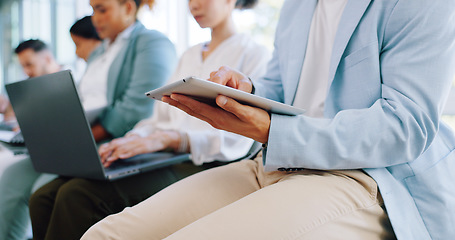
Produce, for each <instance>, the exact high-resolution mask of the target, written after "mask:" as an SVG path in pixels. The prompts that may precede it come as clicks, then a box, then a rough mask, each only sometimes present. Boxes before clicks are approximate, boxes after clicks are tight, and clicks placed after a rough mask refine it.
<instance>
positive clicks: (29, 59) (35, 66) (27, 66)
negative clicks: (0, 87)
mask: <svg viewBox="0 0 455 240" xmlns="http://www.w3.org/2000/svg"><path fill="white" fill-rule="evenodd" d="M14 53H16V55H17V58H18V60H19V63H20V65H21V66H22V69H23V70H24V73H25V74H26V75H27V76H28V77H30V78H32V77H39V76H42V75H46V74H50V73H55V72H58V71H61V70H63V66H62V65H60V64H59V63H57V60H55V57H54V54H52V51H51V50H50V49H49V47H48V46H47V45H46V44H45V43H44V42H43V41H41V40H39V39H29V40H26V41H23V42H21V43H20V44H19V45H18V46H17V47H16V49H15V50H14ZM0 113H3V114H4V115H3V120H4V121H15V120H16V118H15V116H14V111H13V108H12V107H11V104H10V103H9V100H8V98H7V97H6V96H2V95H0Z"/></svg>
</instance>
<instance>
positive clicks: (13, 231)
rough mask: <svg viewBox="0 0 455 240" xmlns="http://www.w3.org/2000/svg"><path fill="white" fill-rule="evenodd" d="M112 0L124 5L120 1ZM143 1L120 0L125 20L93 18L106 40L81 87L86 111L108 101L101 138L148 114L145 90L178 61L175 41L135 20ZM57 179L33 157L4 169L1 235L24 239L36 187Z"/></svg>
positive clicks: (98, 128) (96, 131) (97, 132)
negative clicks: (35, 166)
mask: <svg viewBox="0 0 455 240" xmlns="http://www.w3.org/2000/svg"><path fill="white" fill-rule="evenodd" d="M113 2H115V3H117V2H118V3H119V6H120V5H121V4H120V2H121V1H117V0H113ZM140 5H141V1H127V2H126V3H125V4H123V5H121V7H122V8H123V10H125V11H124V12H121V11H122V9H121V8H118V9H117V8H116V9H115V10H116V11H119V12H121V13H122V14H123V15H121V16H122V17H121V18H122V19H123V20H125V21H120V22H119V21H118V20H119V16H118V15H117V16H116V17H113V16H108V17H107V18H105V19H102V21H99V20H96V19H92V21H94V25H95V27H96V30H97V32H98V34H99V36H100V37H101V38H102V39H104V42H103V43H102V44H101V46H99V47H98V48H97V49H96V50H94V51H93V52H92V54H91V55H90V57H89V58H88V64H87V70H86V72H85V74H84V77H83V78H82V80H81V83H80V84H79V85H78V90H79V94H80V96H81V101H82V104H83V106H84V109H85V110H86V111H88V110H90V109H91V108H94V107H99V105H97V104H99V102H102V101H105V104H104V105H103V106H102V107H103V108H104V110H103V112H102V113H101V114H100V116H99V119H98V120H97V121H96V122H95V123H94V124H92V133H93V135H94V138H95V140H96V141H97V142H100V141H102V140H107V139H110V138H112V137H120V136H123V135H124V134H125V133H126V132H127V131H129V130H131V129H132V128H133V126H134V125H135V124H136V123H137V122H138V121H139V120H142V119H144V118H147V117H149V116H150V115H151V113H152V111H153V104H154V102H153V101H152V100H151V99H149V98H147V97H146V96H145V94H144V93H145V92H146V91H149V90H151V89H154V88H157V87H159V86H161V85H163V84H164V82H165V81H166V80H167V79H168V78H169V77H170V75H171V74H172V72H173V71H174V68H175V65H176V63H177V56H176V52H175V48H174V45H173V44H172V42H171V41H170V40H169V39H168V38H167V37H166V36H165V35H163V34H162V33H160V32H158V31H153V30H148V29H146V28H145V27H144V26H143V25H142V24H141V23H140V22H138V21H137V20H136V13H137V10H138V8H139V6H140ZM98 7H99V6H98ZM96 21H99V22H96ZM122 24H124V25H122ZM119 26H120V27H119ZM71 33H72V34H77V33H75V32H71ZM108 63H109V64H108ZM103 71H104V72H103ZM103 79H104V81H101V82H100V80H103ZM99 89H104V91H98V90H99ZM94 95H95V97H94ZM100 97H101V100H102V101H100V100H99V99H100ZM54 178H55V175H50V174H42V173H38V172H36V171H35V170H34V169H33V165H32V163H31V160H30V158H29V157H25V158H24V159H21V160H19V161H16V162H14V163H13V164H11V165H10V166H8V167H7V168H6V169H5V172H4V174H3V175H2V176H1V178H0V192H1V194H0V239H12V240H14V239H23V238H24V235H25V230H26V228H27V224H28V222H29V213H28V199H29V198H30V195H31V193H32V192H33V191H34V190H36V189H38V188H39V187H41V186H42V185H44V184H46V183H47V182H49V181H51V180H52V179H54Z"/></svg>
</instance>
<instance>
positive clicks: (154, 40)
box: [0, 0, 270, 239]
mask: <svg viewBox="0 0 455 240" xmlns="http://www.w3.org/2000/svg"><path fill="white" fill-rule="evenodd" d="M254 2H255V1H251V2H249V1H246V2H245V3H242V2H239V3H236V5H235V7H236V8H241V9H243V8H249V7H250V6H252V5H254ZM143 4H148V5H149V7H152V5H153V1H143V2H141V1H126V2H125V3H123V2H122V1H118V0H113V1H92V3H91V5H92V7H93V11H94V13H93V15H92V16H87V17H84V18H82V19H80V20H78V21H77V22H76V23H75V24H74V25H73V26H72V28H71V29H70V34H71V38H72V40H73V42H74V43H75V45H76V55H78V57H80V58H82V59H84V60H85V61H86V62H87V68H86V72H85V73H84V76H83V77H82V79H81V80H80V83H79V84H78V91H79V94H80V97H81V102H82V105H83V107H84V109H85V110H86V111H89V110H90V109H96V108H100V107H105V109H106V110H104V112H103V113H102V114H101V115H100V117H99V120H98V121H97V122H96V123H95V124H93V125H92V133H93V136H94V138H95V140H96V141H97V142H98V143H100V147H99V154H100V157H101V160H102V161H103V163H104V165H105V166H106V167H108V166H109V165H110V164H111V163H113V162H114V161H116V160H118V159H122V158H128V157H131V156H134V155H138V154H142V153H147V152H155V151H161V150H169V149H171V150H172V151H176V152H189V153H191V160H192V162H184V163H182V164H177V165H173V166H169V167H165V168H161V169H158V170H154V171H150V172H147V173H143V174H139V175H136V176H132V177H128V178H125V179H121V180H116V181H112V182H110V181H95V180H89V179H80V178H67V177H61V176H56V175H53V174H43V173H39V172H36V171H35V170H34V169H33V166H32V163H31V160H30V158H29V157H25V158H23V159H21V160H20V161H14V162H12V163H11V164H7V165H6V166H5V167H4V174H3V175H2V176H1V178H0V189H1V191H2V193H4V194H2V196H0V202H1V203H2V204H1V207H0V211H1V217H0V225H1V227H0V228H1V231H0V234H1V235H0V236H1V237H0V238H1V239H24V234H25V230H26V227H27V222H28V221H29V220H28V219H29V214H28V205H30V206H29V207H30V216H31V220H32V227H33V237H34V239H78V238H80V237H81V236H82V234H83V233H84V232H85V231H86V230H87V229H88V228H89V227H90V226H91V225H93V224H94V223H96V222H97V221H99V220H101V219H102V218H104V217H105V216H107V215H109V214H113V213H117V212H119V211H121V210H123V209H124V208H125V207H129V206H132V205H135V204H137V203H139V202H141V201H143V200H145V199H146V198H148V197H149V196H151V195H153V194H154V193H156V192H158V191H160V190H161V189H163V188H165V187H166V186H168V185H170V184H172V183H174V182H176V181H178V180H180V179H183V178H185V177H187V176H189V175H191V174H194V173H196V172H199V171H202V170H205V169H208V168H211V167H214V166H218V165H223V164H224V163H223V162H229V161H231V160H233V159H238V158H240V157H242V156H244V155H246V153H247V152H248V150H249V149H250V147H251V145H252V143H253V140H252V139H249V138H246V137H242V136H240V135H237V134H233V133H229V132H225V131H220V130H215V129H214V128H213V127H211V126H210V125H209V124H207V123H205V122H203V121H201V120H198V119H196V118H193V117H190V116H189V115H187V114H186V113H184V112H182V111H180V110H178V109H176V108H173V107H171V106H169V105H168V104H164V103H161V102H155V103H153V101H152V100H150V99H148V98H146V97H145V96H144V94H143V93H144V92H145V91H146V90H150V89H155V88H157V87H159V86H161V85H163V84H164V83H165V82H166V81H168V82H172V81H175V80H178V79H181V78H184V77H187V76H200V77H202V78H209V77H210V71H212V70H214V69H217V68H219V67H220V66H222V65H229V66H233V67H236V68H238V69H241V70H242V71H245V72H247V73H248V74H249V75H250V76H251V77H253V78H258V77H259V76H261V75H262V74H264V73H265V66H266V63H267V61H268V60H269V59H270V56H269V55H270V54H269V52H268V51H267V50H266V48H265V47H263V46H260V45H258V44H256V43H255V42H254V41H253V40H252V39H250V37H248V36H247V35H245V34H239V33H237V32H236V30H235V27H234V24H233V21H232V18H231V12H232V11H233V10H234V8H232V6H230V5H232V4H229V5H227V4H221V3H217V5H216V6H204V5H203V4H200V3H194V2H193V3H190V4H189V6H190V10H192V13H193V15H194V16H199V15H205V19H203V20H202V21H200V22H199V24H200V26H201V27H203V28H210V29H212V36H211V40H210V41H209V42H207V43H201V44H198V45H196V46H194V47H192V48H190V49H188V50H187V51H186V52H185V53H183V55H182V56H181V58H180V61H179V63H178V64H177V65H176V53H175V50H174V46H173V45H172V43H171V42H170V41H169V40H168V39H167V38H166V37H165V36H164V35H163V34H161V33H159V32H157V31H152V30H147V29H145V28H144V26H143V25H142V24H141V23H140V22H138V21H137V20H136V14H137V10H138V9H139V7H141V5H143ZM207 5H208V4H207ZM215 7H221V8H220V9H217V8H215ZM213 10H217V11H213ZM114 16H117V17H114ZM118 16H120V17H118ZM16 53H17V55H18V58H19V60H20V63H21V65H22V66H23V68H24V72H25V73H26V74H27V75H28V76H29V77H37V76H41V75H44V74H49V73H53V72H57V71H60V70H63V69H64V67H63V66H61V65H60V64H58V63H57V62H56V60H55V58H54V57H53V56H52V53H51V52H50V50H49V48H48V47H47V46H46V45H45V44H44V43H43V42H42V41H40V40H37V39H31V40H28V41H24V42H23V43H21V44H20V45H19V46H18V47H17V48H16ZM119 66H121V70H120V71H116V70H117V69H116V68H118V67H119ZM113 73H116V74H113ZM138 96H144V97H142V98H141V97H138ZM5 100H6V99H5ZM152 104H153V105H152ZM5 105H7V107H5V110H4V116H5V120H7V121H8V120H12V119H14V117H15V116H14V111H12V110H13V109H12V108H11V104H5ZM147 116H151V117H149V118H147ZM141 119H143V120H142V121H140V120H141ZM138 121H140V122H139V123H138ZM133 126H134V128H133ZM18 176H21V177H18ZM81 187H82V188H83V189H84V191H83V192H79V189H80V188H81ZM32 193H34V194H33V196H32V198H31V200H30V202H29V201H28V199H29V198H30V196H31V194H32ZM49 197H50V198H49ZM69 199H71V201H68V200H69ZM82 199H84V200H82ZM43 201H45V202H43ZM48 201H49V202H48ZM84 203H85V204H84ZM35 206H36V207H35ZM68 209H72V210H71V213H69V212H68ZM73 211H74V212H73ZM68 214H69V215H68ZM68 216H71V217H68Z"/></svg>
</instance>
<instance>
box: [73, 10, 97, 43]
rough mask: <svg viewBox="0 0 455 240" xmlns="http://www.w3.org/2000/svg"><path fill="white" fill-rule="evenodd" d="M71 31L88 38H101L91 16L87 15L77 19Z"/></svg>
mask: <svg viewBox="0 0 455 240" xmlns="http://www.w3.org/2000/svg"><path fill="white" fill-rule="evenodd" d="M70 33H71V34H74V35H76V36H80V37H83V38H87V39H96V40H101V38H100V37H99V36H98V34H97V33H96V30H95V27H94V26H93V23H92V17H91V16H85V17H83V18H81V19H79V20H77V21H76V22H75V23H74V24H73V26H71V28H70Z"/></svg>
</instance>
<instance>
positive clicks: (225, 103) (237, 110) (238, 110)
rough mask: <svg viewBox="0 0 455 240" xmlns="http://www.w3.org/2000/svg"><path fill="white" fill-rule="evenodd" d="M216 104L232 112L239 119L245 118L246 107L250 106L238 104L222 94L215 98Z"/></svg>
mask: <svg viewBox="0 0 455 240" xmlns="http://www.w3.org/2000/svg"><path fill="white" fill-rule="evenodd" d="M216 104H217V105H218V106H219V107H221V108H222V109H224V110H225V111H228V112H230V113H232V114H234V115H235V116H237V117H238V118H239V119H241V120H243V119H245V114H247V113H248V108H251V107H250V106H246V105H243V104H240V103H238V102H237V101H235V100H234V99H232V98H229V97H226V96H223V95H218V97H217V98H216Z"/></svg>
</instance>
